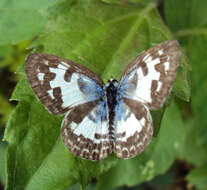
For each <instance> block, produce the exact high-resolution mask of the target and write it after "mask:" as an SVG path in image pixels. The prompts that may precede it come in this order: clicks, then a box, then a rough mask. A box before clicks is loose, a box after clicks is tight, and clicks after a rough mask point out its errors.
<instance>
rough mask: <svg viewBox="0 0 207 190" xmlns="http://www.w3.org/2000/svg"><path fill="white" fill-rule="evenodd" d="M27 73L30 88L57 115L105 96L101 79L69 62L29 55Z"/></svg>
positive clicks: (47, 56) (49, 56) (45, 55)
mask: <svg viewBox="0 0 207 190" xmlns="http://www.w3.org/2000/svg"><path fill="white" fill-rule="evenodd" d="M25 70H26V75H27V79H28V81H29V83H30V86H31V88H32V89H33V91H34V92H35V94H36V95H37V97H38V98H39V100H40V101H41V102H42V103H43V104H44V105H45V107H46V108H47V109H48V110H49V111H50V112H51V113H53V114H55V115H60V114H64V113H65V112H67V111H68V110H69V109H71V108H73V107H75V106H76V105H79V104H83V103H86V102H91V101H95V100H97V99H99V98H100V97H101V96H103V90H102V86H103V82H102V80H101V79H100V78H99V77H98V76H97V75H96V74H95V73H93V72H92V71H90V70H89V69H87V68H86V67H84V66H82V65H79V64H77V63H74V62H72V61H70V60H66V59H63V58H60V57H57V56H54V55H48V54H30V55H29V56H28V57H27V60H26V66H25ZM89 92H90V93H89Z"/></svg>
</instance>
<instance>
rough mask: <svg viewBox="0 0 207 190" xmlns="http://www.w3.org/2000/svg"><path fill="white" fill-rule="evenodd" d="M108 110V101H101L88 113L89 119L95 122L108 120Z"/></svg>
mask: <svg viewBox="0 0 207 190" xmlns="http://www.w3.org/2000/svg"><path fill="white" fill-rule="evenodd" d="M107 113H108V110H107V109H106V101H100V102H99V103H98V104H97V105H96V107H95V109H94V111H93V112H92V113H90V114H89V115H88V117H89V119H90V120H92V121H93V122H94V123H98V122H100V121H101V122H103V121H107V115H108V114H107Z"/></svg>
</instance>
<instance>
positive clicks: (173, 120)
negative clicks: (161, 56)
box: [0, 0, 207, 190]
mask: <svg viewBox="0 0 207 190" xmlns="http://www.w3.org/2000/svg"><path fill="white" fill-rule="evenodd" d="M206 9H207V2H206V1H205V0H197V1H195V0H182V1H180V0H165V1H156V0H102V1H101V0H60V1H57V0H44V1H42V0H30V1H27V0H18V1H15V0H11V1H7V0H1V1H0V81H1V83H0V85H1V86H0V134H1V135H0V138H1V139H3V140H2V141H0V182H1V185H2V188H3V186H4V187H5V189H7V190H22V189H28V190H34V189H44V190H53V189H54V190H62V189H63V190H64V189H79V185H78V184H80V185H81V188H83V189H84V188H86V189H87V190H89V189H100V190H102V189H126V188H128V189H179V188H181V189H192V187H194V188H196V189H204V190H205V189H207V172H206V171H207V148H206V147H207V128H206V125H207V119H205V115H206V113H207V107H206V106H205V101H206V97H207V88H206V86H207V77H206V70H207V62H206V60H207V53H206V49H207V14H206V12H207V10H206ZM172 38H176V39H177V40H178V41H179V43H180V45H181V48H182V51H183V56H182V61H181V64H180V67H179V71H178V74H177V78H176V82H175V84H174V87H173V94H172V98H171V99H170V100H169V101H168V103H167V104H166V106H165V107H166V110H165V108H163V109H162V110H160V111H158V112H154V113H152V114H153V120H154V123H155V127H156V135H155V137H154V138H153V141H152V143H151V144H150V145H149V147H147V148H146V150H145V151H144V152H143V153H142V154H141V155H139V156H138V157H135V158H133V159H130V160H126V161H124V160H120V159H118V158H116V157H115V156H114V155H111V156H110V157H108V158H107V159H105V160H103V161H100V162H91V161H86V160H82V159H79V158H77V157H74V156H73V155H72V154H71V153H70V152H69V151H68V150H67V149H66V148H65V147H64V145H63V143H62V141H61V139H60V124H61V120H62V118H60V117H54V116H53V115H50V114H49V113H48V112H47V111H46V110H45V109H44V107H43V106H42V105H41V104H40V103H39V102H38V101H37V99H36V98H35V96H34V93H33V92H32V91H31V89H30V87H29V85H28V82H27V80H26V79H25V73H24V59H25V57H26V55H27V54H28V53H29V52H33V51H35V52H43V53H50V54H55V55H58V56H61V57H64V58H68V59H71V60H73V61H76V62H78V63H81V64H83V65H86V66H87V67H89V68H90V69H91V70H93V71H94V72H96V73H97V74H99V75H100V76H101V77H102V78H103V80H104V81H106V80H107V79H108V78H110V77H111V76H113V77H115V78H116V79H119V77H120V75H121V73H122V72H123V70H124V69H125V67H126V65H127V64H128V63H129V62H130V61H131V60H132V59H133V58H134V57H135V56H136V55H137V53H138V52H140V51H142V50H144V49H148V48H150V47H151V46H153V45H155V44H157V43H159V42H162V41H164V40H167V39H172ZM190 70H191V71H192V72H191V84H189V83H190V82H189V81H190V80H189V71H190ZM17 82H18V83H17ZM16 83H17V85H16V87H15V88H14V86H15V84H16ZM190 89H191V91H192V94H191V98H190ZM13 90H14V91H13ZM12 91H13V93H12ZM10 97H11V99H10V100H12V101H11V102H9V101H8V99H9V98H10ZM164 110H165V112H164ZM163 113H164V114H163ZM162 116H163V119H162V123H161V127H160V126H159V125H160V121H161V118H162ZM8 118H9V119H8ZM7 121H8V122H7ZM6 123H7V124H6ZM5 125H6V127H5ZM159 128H160V130H159ZM4 131H5V132H4ZM3 133H4V137H3ZM75 184H76V185H75ZM88 184H89V186H87V185H88ZM126 186H127V187H126Z"/></svg>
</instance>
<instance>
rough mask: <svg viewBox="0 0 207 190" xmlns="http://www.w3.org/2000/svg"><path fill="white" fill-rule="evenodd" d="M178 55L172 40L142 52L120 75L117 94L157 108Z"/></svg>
mask: <svg viewBox="0 0 207 190" xmlns="http://www.w3.org/2000/svg"><path fill="white" fill-rule="evenodd" d="M180 57H181V55H180V50H179V45H178V43H177V41H176V40H169V41H165V42H163V43H160V44H158V45H156V46H154V47H153V48H151V49H149V50H148V51H143V52H142V53H141V54H140V55H139V56H138V57H137V58H136V59H135V60H134V61H133V62H132V63H131V64H130V65H129V66H128V67H127V69H126V71H125V72H124V74H123V76H122V77H121V80H120V85H119V89H120V94H121V95H122V96H123V97H126V98H129V99H134V100H138V101H140V102H142V103H144V104H145V105H147V106H148V107H149V108H150V109H159V108H160V107H161V106H162V104H163V102H164V100H165V98H166V97H167V95H168V94H169V91H170V89H171V88H172V84H173V81H174V79H175V76H176V71H177V68H178V65H179V61H180Z"/></svg>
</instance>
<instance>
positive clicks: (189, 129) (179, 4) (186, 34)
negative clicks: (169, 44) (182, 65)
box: [165, 0, 207, 189]
mask: <svg viewBox="0 0 207 190" xmlns="http://www.w3.org/2000/svg"><path fill="white" fill-rule="evenodd" d="M170 10H171V11H170ZM206 12H207V2H206V1H205V0H200V1H194V0H183V1H179V0H166V1H165V14H166V20H167V22H168V25H169V26H170V28H171V29H172V30H174V31H175V32H176V33H175V35H176V36H177V37H179V39H180V41H181V42H182V44H183V47H184V49H185V52H186V54H187V56H188V57H189V61H190V64H191V66H192V73H191V79H192V97H191V102H192V103H191V109H192V112H193V114H191V115H190V118H188V120H187V122H186V137H185V144H184V146H183V150H182V152H181V157H183V158H185V159H186V160H187V161H189V162H191V163H193V164H194V165H195V166H196V168H195V169H194V170H192V172H191V173H190V174H189V175H188V177H187V180H189V181H190V182H191V183H193V184H195V185H197V186H198V187H199V188H201V189H206V187H207V186H206V183H205V180H206V179H207V174H206V172H204V171H206V164H207V160H206V157H207V149H206V147H207V128H206V126H207V120H206V119H205V118H206V113H207V108H206V106H205V102H206V97H207V88H206V86H207V78H206V70H207V64H206V59H207V54H206V48H207V45H206V43H207V16H206ZM175 23H177V24H175Z"/></svg>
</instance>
